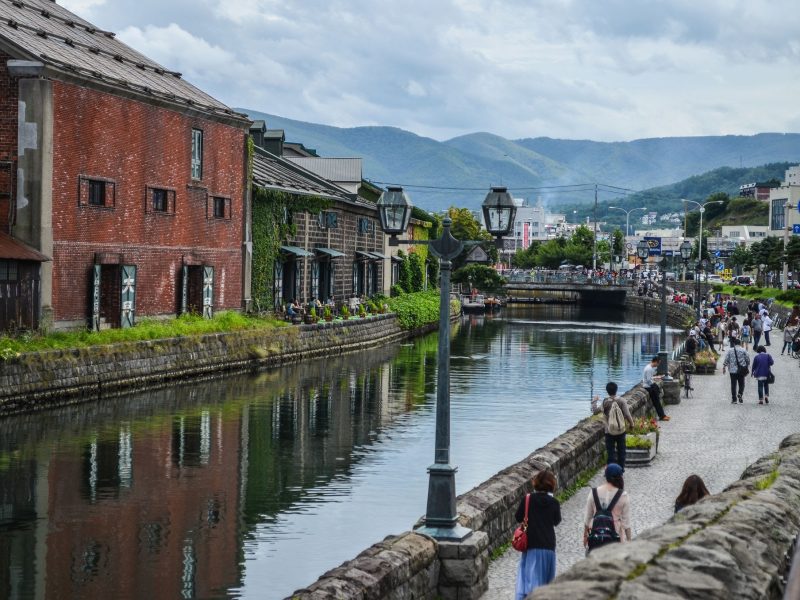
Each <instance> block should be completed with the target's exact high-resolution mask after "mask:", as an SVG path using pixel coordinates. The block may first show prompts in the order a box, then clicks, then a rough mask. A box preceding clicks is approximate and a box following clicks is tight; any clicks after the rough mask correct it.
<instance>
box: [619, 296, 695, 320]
mask: <svg viewBox="0 0 800 600" xmlns="http://www.w3.org/2000/svg"><path fill="white" fill-rule="evenodd" d="M625 308H626V310H632V311H634V312H637V313H639V314H643V315H645V319H646V320H647V321H648V322H651V323H658V322H659V321H660V319H661V299H660V298H646V297H644V296H637V295H636V294H634V293H630V292H629V293H628V295H627V297H626V298H625ZM694 315H695V310H694V307H692V306H688V305H686V304H674V303H672V302H670V301H669V298H667V325H669V326H671V327H680V328H685V327H687V326H688V324H689V322H690V321H691V320H693V319H694Z"/></svg>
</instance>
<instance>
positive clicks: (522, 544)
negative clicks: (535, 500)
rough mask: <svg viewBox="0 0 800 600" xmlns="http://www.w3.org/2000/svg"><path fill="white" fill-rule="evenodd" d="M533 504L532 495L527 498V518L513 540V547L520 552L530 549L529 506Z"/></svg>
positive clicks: (516, 531) (517, 529)
mask: <svg viewBox="0 0 800 600" xmlns="http://www.w3.org/2000/svg"><path fill="white" fill-rule="evenodd" d="M530 503H531V495H530V494H527V495H526V496H525V517H524V518H523V519H522V523H520V524H519V525H518V526H517V528H516V529H515V530H514V537H512V538H511V546H512V547H513V548H514V550H517V551H518V552H525V551H526V550H527V549H528V506H529V505H530Z"/></svg>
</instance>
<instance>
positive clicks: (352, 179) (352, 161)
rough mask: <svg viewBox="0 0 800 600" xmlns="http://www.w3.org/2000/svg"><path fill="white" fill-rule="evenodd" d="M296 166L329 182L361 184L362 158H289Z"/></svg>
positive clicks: (287, 158)
mask: <svg viewBox="0 0 800 600" xmlns="http://www.w3.org/2000/svg"><path fill="white" fill-rule="evenodd" d="M286 160H290V161H292V162H293V163H295V164H296V165H299V166H301V167H303V168H304V169H307V170H309V171H311V172H312V173H316V174H317V175H319V176H320V177H324V178H325V179H327V180H329V181H335V182H337V183H340V182H345V181H346V182H349V183H356V182H357V183H361V164H362V159H360V158H322V157H319V156H288V157H286Z"/></svg>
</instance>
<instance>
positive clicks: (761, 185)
mask: <svg viewBox="0 0 800 600" xmlns="http://www.w3.org/2000/svg"><path fill="white" fill-rule="evenodd" d="M779 185H780V183H778V182H777V181H767V182H757V183H745V184H743V185H740V186H739V196H741V197H742V198H753V199H755V200H762V201H764V202H767V201H769V193H770V190H772V189H774V188H776V187H778V186H779Z"/></svg>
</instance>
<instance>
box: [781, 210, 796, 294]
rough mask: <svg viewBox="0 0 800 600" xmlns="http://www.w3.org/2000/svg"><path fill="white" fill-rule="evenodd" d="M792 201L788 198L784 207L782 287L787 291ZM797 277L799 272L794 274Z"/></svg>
mask: <svg viewBox="0 0 800 600" xmlns="http://www.w3.org/2000/svg"><path fill="white" fill-rule="evenodd" d="M791 210H792V203H791V202H790V201H789V199H788V198H787V199H786V206H784V208H783V284H782V285H781V289H782V290H783V291H784V292H785V291H786V290H788V289H789V256H788V250H787V247H788V246H789V227H790V225H789V215H790V214H791ZM794 278H795V279H797V273H795V274H794Z"/></svg>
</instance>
